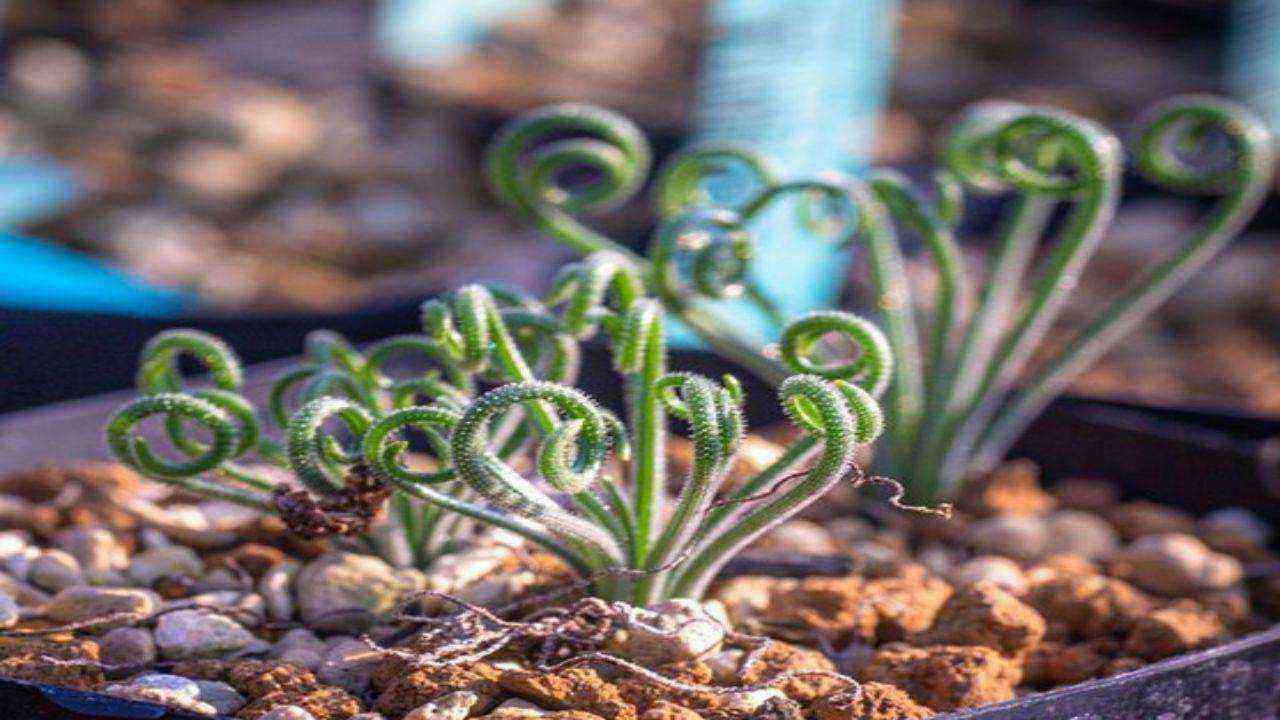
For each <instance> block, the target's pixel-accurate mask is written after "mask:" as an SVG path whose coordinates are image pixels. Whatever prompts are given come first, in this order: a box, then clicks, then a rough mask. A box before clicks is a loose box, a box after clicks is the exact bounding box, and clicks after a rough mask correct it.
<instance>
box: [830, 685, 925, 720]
mask: <svg viewBox="0 0 1280 720" xmlns="http://www.w3.org/2000/svg"><path fill="white" fill-rule="evenodd" d="M809 712H810V713H811V714H812V716H813V718H814V720H916V718H927V717H930V716H932V715H933V714H934V712H933V711H932V710H930V709H929V708H927V707H924V706H923V705H920V704H919V703H917V702H916V701H915V700H912V699H911V696H909V695H907V694H906V693H905V692H903V691H902V690H899V689H898V688H896V687H894V686H892V685H885V684H884V683H878V682H867V683H862V692H861V693H859V694H856V695H855V694H853V693H835V694H833V695H829V696H827V697H821V698H818V699H817V700H815V701H814V702H813V705H811V706H810V708H809Z"/></svg>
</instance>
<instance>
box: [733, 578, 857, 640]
mask: <svg viewBox="0 0 1280 720" xmlns="http://www.w3.org/2000/svg"><path fill="white" fill-rule="evenodd" d="M771 589H772V590H773V592H772V593H771V594H770V595H769V597H768V603H767V606H766V607H765V609H764V610H763V612H761V613H759V617H760V618H761V619H762V620H763V621H764V622H765V623H766V624H767V625H768V626H770V627H771V628H772V627H777V628H779V630H777V631H776V633H775V634H779V636H780V637H788V638H790V639H795V640H799V641H809V640H812V639H813V636H814V635H815V634H817V635H820V636H822V637H825V638H827V639H829V640H831V641H832V642H837V643H839V642H842V641H845V640H847V639H850V638H858V639H871V638H874V637H875V633H876V626H877V625H878V623H879V616H878V615H877V613H876V609H875V608H874V607H872V606H871V605H870V604H869V603H867V602H865V597H866V596H865V589H866V583H864V582H863V580H862V578H861V577H858V576H849V577H838V578H828V577H814V578H805V579H804V580H801V581H799V582H798V583H790V584H786V585H775V586H773V587H772V588H771ZM781 628H798V630H797V631H796V632H794V633H787V632H786V631H784V630H782V629H781Z"/></svg>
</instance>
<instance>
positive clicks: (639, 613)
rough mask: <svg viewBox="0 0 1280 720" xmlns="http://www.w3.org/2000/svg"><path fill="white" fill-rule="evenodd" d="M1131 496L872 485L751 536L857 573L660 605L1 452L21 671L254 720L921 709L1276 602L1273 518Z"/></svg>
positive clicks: (889, 715)
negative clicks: (954, 494) (929, 510)
mask: <svg viewBox="0 0 1280 720" xmlns="http://www.w3.org/2000/svg"><path fill="white" fill-rule="evenodd" d="M752 443H753V447H756V450H757V452H758V454H759V455H760V457H761V458H769V457H771V456H773V455H774V454H775V453H774V452H773V450H776V446H771V444H770V443H769V442H768V441H767V440H764V439H762V438H759V437H757V438H753V439H752ZM675 447H676V449H675V450H673V452H676V453H678V451H679V450H678V443H677V444H675ZM771 448H772V450H771ZM675 460H676V461H678V457H677V458H675ZM282 497H283V496H282ZM1118 498H1119V493H1118V491H1117V489H1116V488H1115V486H1113V485H1110V484H1108V483H1105V482H1101V481H1096V480H1069V481H1065V482H1063V483H1060V484H1059V485H1058V486H1056V487H1054V488H1051V489H1045V488H1044V487H1043V486H1042V484H1041V482H1040V479H1039V477H1038V473H1037V471H1036V469H1035V467H1034V466H1033V465H1030V464H1029V463H1014V464H1011V465H1009V466H1006V467H1004V468H1002V469H1000V470H999V471H997V472H995V473H993V474H991V475H990V476H987V477H984V478H978V479H976V480H975V481H974V482H973V483H971V484H970V485H969V486H968V487H967V488H966V490H965V492H964V494H962V496H961V497H960V498H959V502H958V503H957V507H956V513H955V518H954V519H952V520H950V521H943V520H941V519H939V518H937V517H932V516H930V517H914V516H912V515H910V514H907V513H903V512H901V511H896V510H893V509H891V508H886V509H885V510H886V511H885V512H874V513H871V514H870V515H871V517H874V518H875V520H874V521H871V520H868V519H861V518H859V517H857V516H856V514H855V513H854V511H853V510H852V509H851V510H850V511H849V512H848V513H846V514H844V516H842V517H839V518H835V519H824V518H822V517H812V516H811V517H808V518H806V519H800V520H795V521H793V522H791V523H788V524H785V525H783V526H781V527H780V528H778V529H777V531H776V532H774V533H773V534H772V535H770V536H769V537H766V538H764V539H762V540H761V541H760V542H758V543H756V545H755V546H754V547H753V548H752V550H751V551H750V552H755V553H765V554H769V555H773V556H777V555H803V554H814V553H819V554H831V553H839V554H847V555H849V556H850V557H851V559H852V560H853V561H854V563H853V565H854V567H855V568H856V571H855V572H853V573H852V574H849V575H846V576H842V577H808V578H803V579H788V578H780V577H772V576H764V575H747V576H739V577H735V578H729V579H722V580H721V581H720V582H719V583H718V584H717V585H715V586H714V587H713V589H712V593H711V596H710V598H709V600H708V601H706V602H703V603H695V602H691V601H673V602H669V603H663V604H660V605H655V606H653V607H650V608H644V609H642V608H635V607H632V606H629V605H626V604H623V603H612V602H605V601H601V600H598V599H594V598H589V597H585V596H584V588H585V586H584V585H583V584H582V583H581V582H579V581H578V580H577V579H576V578H575V577H574V576H573V573H572V571H571V570H570V569H569V568H568V567H567V566H565V565H564V563H562V562H561V561H559V560H558V559H557V558H555V557H554V556H551V555H548V554H546V553H543V552H540V551H538V550H536V549H535V548H532V547H529V546H527V545H525V544H523V543H522V542H520V541H518V540H517V539H514V538H512V537H510V536H507V535H505V534H503V533H497V532H493V533H489V534H485V535H480V536H476V537H470V538H465V539H463V542H461V543H460V545H459V547H458V549H457V552H455V553H453V554H450V555H446V556H444V557H442V558H440V559H438V560H437V561H436V562H434V563H433V564H431V565H429V566H427V567H426V568H425V569H420V568H417V567H413V566H412V565H411V564H410V563H409V562H408V560H407V559H406V558H404V557H403V556H399V557H398V556H397V555H396V554H395V553H394V552H392V553H382V554H381V555H380V556H374V555H370V554H368V553H369V550H368V548H367V547H361V546H360V545H359V544H358V542H357V541H356V540H353V539H351V538H347V537H344V536H343V532H345V531H346V530H347V529H352V528H363V527H365V526H370V527H371V528H372V531H373V532H375V533H376V532H377V531H378V529H379V523H386V522H391V520H390V519H389V518H387V517H386V515H385V513H378V512H376V508H375V506H376V505H378V504H379V503H380V499H379V498H374V497H372V496H369V497H366V496H364V495H361V496H359V497H355V496H353V497H352V498H350V502H349V503H347V504H346V505H344V506H343V507H342V508H338V509H337V510H338V511H340V512H341V513H344V514H343V515H342V516H341V517H339V518H337V519H338V520H339V521H341V523H342V524H343V526H342V527H341V528H338V527H336V526H335V527H329V524H327V523H328V520H327V519H323V518H322V520H324V522H323V523H321V524H324V525H325V527H324V530H325V531H326V532H324V533H321V534H323V535H324V537H316V536H317V533H310V535H311V536H310V537H299V536H298V535H296V534H294V533H292V532H291V531H290V529H289V527H288V526H287V524H286V523H282V522H281V521H280V520H279V519H278V518H275V517H271V516H263V515H260V514H257V513H246V512H245V511H243V510H242V509H240V508H236V507H230V506H227V505H226V504H225V503H218V502H211V501H206V500H202V499H200V498H197V497H192V496H189V495H185V494H183V493H180V492H175V491H171V490H169V489H168V488H164V487H157V486H155V485H152V484H149V483H145V482H143V481H141V480H140V479H139V478H137V476H135V475H134V474H133V473H131V472H130V471H128V470H126V469H124V468H121V467H119V466H115V465H109V464H76V465H73V466H68V467H65V468H45V469H41V470H38V471H33V472H29V473H19V474H14V475H10V476H8V477H5V478H0V676H3V677H9V678H14V679H19V680H27V681H35V682H46V683H53V684H57V685H63V686H67V687H73V688H76V689H81V690H94V691H100V692H108V693H110V694H113V695H118V696H120V697H124V698H132V699H144V700H147V701H150V702H160V703H164V704H168V705H171V706H174V707H181V708H185V709H186V710H188V711H192V712H197V713H205V714H214V713H219V714H222V715H226V716H233V717H237V718H242V719H244V720H256V719H257V718H266V719H267V720H348V719H349V718H357V717H358V718H359V720H378V719H379V718H382V719H385V720H402V719H404V720H435V719H437V718H457V719H458V720H461V719H462V718H481V719H484V720H515V719H517V718H530V717H538V718H559V719H560V720H770V719H774V720H837V719H840V720H847V719H853V718H857V719H859V720H907V719H915V718H924V717H929V716H931V715H934V714H936V713H942V712H950V711H953V710H960V709H967V708H975V707H981V706H983V705H986V704H990V703H993V702H1000V701H1003V700H1008V699H1011V698H1014V697H1018V696H1020V695H1022V694H1025V693H1028V692H1034V691H1037V690H1044V689H1050V688H1054V687H1060V686H1063V685H1069V684H1073V683H1078V682H1083V681H1086V680H1090V679H1094V678H1101V677H1107V676H1110V675H1114V674H1118V673H1122V672H1127V671H1131V670H1134V669H1137V668H1140V667H1142V666H1143V665H1145V664H1147V663H1151V662H1157V661H1159V660H1162V659H1165V658H1169V657H1173V656H1176V655H1180V654H1183V653H1187V652H1192V651H1195V650H1200V649H1203V648H1207V647H1211V646H1213V645H1215V644H1218V643H1221V642H1224V641H1227V640H1230V639H1232V638H1234V637H1238V636H1240V635H1242V634H1244V633H1248V632H1251V631H1253V630H1256V629H1259V628H1263V627H1266V626H1267V625H1269V624H1270V623H1272V622H1273V621H1274V618H1275V615H1276V613H1277V611H1280V607H1277V603H1276V601H1275V598H1276V597H1280V577H1277V576H1271V577H1260V578H1255V579H1246V574H1245V573H1244V572H1243V570H1244V567H1245V564H1250V565H1253V566H1257V565H1258V564H1261V565H1264V566H1265V564H1266V563H1269V562H1270V563H1274V562H1275V560H1276V559H1277V558H1276V556H1275V555H1274V554H1273V553H1272V551H1271V550H1270V549H1269V547H1268V543H1269V542H1270V537H1271V533H1270V528H1269V527H1267V526H1266V524H1265V523H1263V522H1262V521H1261V520H1259V519H1258V518H1256V517H1253V516H1251V515H1249V514H1248V513H1245V512H1244V511H1240V510H1222V511H1219V512H1217V513H1214V514H1211V515H1210V516H1207V517H1205V518H1203V519H1198V518H1195V517H1192V516H1190V515H1188V514H1186V513H1184V512H1181V511H1179V510H1177V509H1174V508H1168V507H1164V506H1161V505H1157V504H1154V503H1149V502H1128V503H1121V502H1119V501H1118ZM316 509H318V510H324V509H323V508H318V506H317V508H316ZM330 509H332V508H330ZM829 514H830V513H829ZM313 519H314V518H313ZM317 522H320V520H317ZM294 524H295V525H299V526H302V525H305V523H301V522H300V521H299V522H295V523H294ZM312 524H315V523H312ZM329 530H333V531H334V532H329Z"/></svg>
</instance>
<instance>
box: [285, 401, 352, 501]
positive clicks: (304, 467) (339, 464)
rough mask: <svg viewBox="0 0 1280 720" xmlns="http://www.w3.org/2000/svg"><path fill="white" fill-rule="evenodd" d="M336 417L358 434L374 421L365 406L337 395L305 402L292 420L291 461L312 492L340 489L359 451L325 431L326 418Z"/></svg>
mask: <svg viewBox="0 0 1280 720" xmlns="http://www.w3.org/2000/svg"><path fill="white" fill-rule="evenodd" d="M330 418H337V419H339V420H341V421H342V423H343V424H344V425H345V426H346V428H347V430H348V431H349V432H350V433H351V434H352V435H353V436H355V437H362V436H363V435H365V434H366V432H367V431H368V430H369V427H370V426H371V425H372V424H373V418H372V416H371V415H370V414H369V411H368V410H366V409H365V408H364V407H363V406H361V405H358V404H356V403H354V402H352V401H350V400H344V399H342V398H336V397H321V398H317V399H315V400H312V401H310V402H308V403H307V404H306V405H303V406H302V408H301V409H299V410H298V412H297V413H295V414H294V416H293V419H292V420H290V422H289V434H288V442H289V464H290V466H291V467H292V468H293V471H294V472H295V473H296V474H297V476H298V479H299V480H301V481H302V482H303V483H304V484H305V485H306V486H307V487H308V488H309V489H310V490H311V491H312V492H316V493H320V494H324V493H328V492H333V491H335V490H341V489H342V487H343V485H342V480H341V478H342V476H343V474H344V473H345V470H346V468H347V467H349V466H351V465H354V464H355V463H356V462H357V461H358V460H360V455H358V454H356V453H353V452H350V451H348V450H345V449H344V448H343V447H342V445H341V443H339V441H338V440H336V439H335V438H334V437H333V436H332V435H328V434H326V433H325V432H324V429H323V425H324V423H325V421H326V420H328V419H330Z"/></svg>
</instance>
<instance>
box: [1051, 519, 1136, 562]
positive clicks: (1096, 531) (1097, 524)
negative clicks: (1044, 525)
mask: <svg viewBox="0 0 1280 720" xmlns="http://www.w3.org/2000/svg"><path fill="white" fill-rule="evenodd" d="M1119 547H1120V535H1119V533H1117V532H1116V531H1115V529H1114V528H1113V527H1111V523H1109V522H1107V521H1106V520H1104V519H1103V518H1101V517H1099V516H1097V515H1094V514H1093V513H1087V512H1080V511H1078V510H1064V511H1062V512H1059V513H1055V514H1054V515H1052V516H1051V517H1050V518H1049V542H1048V547H1047V548H1046V552H1047V553H1053V554H1075V555H1080V556H1081V557H1085V558H1089V559H1094V558H1101V557H1106V556H1108V555H1110V554H1111V553H1113V552H1115V551H1116V549H1117V548H1119Z"/></svg>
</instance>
